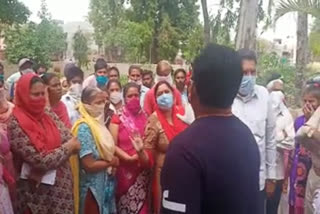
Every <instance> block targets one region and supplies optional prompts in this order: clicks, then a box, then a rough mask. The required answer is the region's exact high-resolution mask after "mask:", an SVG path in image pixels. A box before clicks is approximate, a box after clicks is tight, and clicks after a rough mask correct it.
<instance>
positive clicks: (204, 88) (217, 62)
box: [192, 44, 243, 108]
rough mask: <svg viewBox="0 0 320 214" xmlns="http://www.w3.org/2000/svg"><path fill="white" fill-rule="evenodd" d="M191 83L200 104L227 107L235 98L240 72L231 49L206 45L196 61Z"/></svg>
mask: <svg viewBox="0 0 320 214" xmlns="http://www.w3.org/2000/svg"><path fill="white" fill-rule="evenodd" d="M193 68H194V69H193V76H192V80H193V81H194V85H195V87H196V91H197V94H198V96H199V99H200V103H201V104H202V105H205V106H208V107H214V108H229V107H230V106H231V105H232V103H233V100H234V98H235V97H236V95H237V93H238V90H239V87H240V83H241V79H242V75H243V74H242V69H241V61H240V58H239V56H238V54H237V53H236V52H235V51H234V50H233V49H231V48H228V47H225V46H221V45H216V44H209V45H208V46H207V47H206V48H205V49H203V50H202V51H201V54H200V55H199V56H198V57H197V58H196V59H195V61H194V67H193Z"/></svg>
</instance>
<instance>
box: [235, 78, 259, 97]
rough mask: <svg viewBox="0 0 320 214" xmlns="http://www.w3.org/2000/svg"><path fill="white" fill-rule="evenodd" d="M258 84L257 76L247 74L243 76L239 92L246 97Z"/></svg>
mask: <svg viewBox="0 0 320 214" xmlns="http://www.w3.org/2000/svg"><path fill="white" fill-rule="evenodd" d="M255 85H256V76H251V75H245V76H243V77H242V81H241V85H240V88H239V94H240V95H242V96H244V97H246V96H248V95H250V94H251V93H253V90H254V86H255Z"/></svg>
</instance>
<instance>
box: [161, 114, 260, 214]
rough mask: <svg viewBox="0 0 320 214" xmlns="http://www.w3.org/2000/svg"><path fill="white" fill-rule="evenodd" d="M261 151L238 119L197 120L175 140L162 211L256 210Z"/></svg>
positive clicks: (222, 213) (241, 213)
mask: <svg viewBox="0 0 320 214" xmlns="http://www.w3.org/2000/svg"><path fill="white" fill-rule="evenodd" d="M259 166H260V157H259V150H258V147H257V144H256V142H255V139H254V137H253V135H252V134H251V132H250V130H249V128H248V127H247V126H246V125H244V123H242V122H241V121H240V120H239V119H238V118H236V117H234V116H231V117H207V118H202V119H198V120H196V121H195V122H194V123H193V124H192V125H191V126H190V127H189V128H187V129H186V130H185V131H184V132H182V133H181V134H180V135H179V136H177V137H176V138H175V139H174V140H173V141H172V142H171V144H170V147H169V149H168V151H167V154H166V160H165V163H164V166H163V168H162V174H161V186H162V195H163V198H162V210H161V213H163V214H169V213H170V214H174V213H189V214H191V213H192V214H194V213H197V214H200V213H203V214H207V213H219V214H235V213H237V214H256V213H258V212H257V210H258V207H257V204H258V198H259V197H258V196H259Z"/></svg>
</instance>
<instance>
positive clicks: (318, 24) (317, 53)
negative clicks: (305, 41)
mask: <svg viewBox="0 0 320 214" xmlns="http://www.w3.org/2000/svg"><path fill="white" fill-rule="evenodd" d="M309 41H310V48H311V52H312V55H313V56H314V57H320V18H316V19H315V21H314V23H313V27H312V31H311V33H310V35H309Z"/></svg>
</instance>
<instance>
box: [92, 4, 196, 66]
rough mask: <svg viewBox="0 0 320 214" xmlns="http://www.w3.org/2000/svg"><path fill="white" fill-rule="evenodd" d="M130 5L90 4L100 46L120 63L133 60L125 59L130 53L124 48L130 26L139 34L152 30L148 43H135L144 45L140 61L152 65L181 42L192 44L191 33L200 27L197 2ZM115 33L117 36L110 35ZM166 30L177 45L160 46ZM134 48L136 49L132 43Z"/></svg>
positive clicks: (172, 43) (141, 47)
mask: <svg viewBox="0 0 320 214" xmlns="http://www.w3.org/2000/svg"><path fill="white" fill-rule="evenodd" d="M128 3H130V7H129V8H127V7H124V5H123V4H124V0H122V1H121V0H91V3H90V12H89V20H90V22H91V23H92V24H93V26H94V28H95V40H96V41H97V42H98V44H99V45H101V46H102V45H105V46H106V50H109V51H111V52H112V53H113V54H111V55H116V56H112V58H113V59H116V60H119V59H120V58H121V59H128V58H131V57H128V56H123V55H127V54H128V51H127V50H125V49H127V48H124V47H123V45H121V42H123V39H125V38H126V37H127V35H124V34H130V33H129V32H127V31H126V30H124V29H123V26H125V25H126V24H128V23H130V26H131V27H134V28H135V29H136V30H137V29H139V32H141V31H144V32H146V31H145V30H148V31H149V33H151V35H152V36H151V39H147V42H143V44H142V43H141V42H140V41H139V40H137V39H136V40H135V41H137V42H138V43H140V49H141V51H140V52H141V53H142V56H141V57H139V58H140V59H152V60H151V61H152V62H157V61H158V60H159V59H160V58H161V56H160V55H162V56H163V55H167V53H166V54H164V52H165V51H167V52H169V51H172V50H175V49H176V46H177V45H176V44H178V49H179V42H181V43H184V41H186V40H188V37H189V34H188V33H187V32H191V31H192V30H193V29H194V27H195V26H196V25H197V24H198V23H199V20H198V16H199V13H198V6H197V4H196V3H197V0H170V1H167V0H166V1H165V0H148V1H146V0H130V1H128ZM133 23H136V24H133ZM168 23H169V24H170V27H168V26H169V25H168ZM140 24H141V25H140ZM138 26H139V27H138ZM164 26H166V28H164ZM136 27H137V28H136ZM111 29H112V31H113V32H110V31H111ZM163 29H170V33H172V34H171V35H170V38H172V39H174V41H172V42H169V43H164V44H161V43H160V42H159V39H160V38H161V39H163V38H164V37H161V36H160V35H164V34H163V32H161V30H162V31H163ZM115 32H117V35H116V38H114V36H115ZM149 33H148V34H147V35H149ZM120 41H121V42H120ZM119 43H120V44H119ZM122 44H123V43H122ZM130 45H131V46H132V47H133V46H134V45H133V43H132V42H131V44H130ZM171 45H173V46H171ZM136 46H139V45H136ZM142 50H143V51H142ZM160 52H161V54H160ZM106 53H107V52H106ZM119 53H121V54H120V56H119ZM117 54H118V55H117ZM172 54H174V55H176V54H177V53H172ZM108 55H110V54H108Z"/></svg>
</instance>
